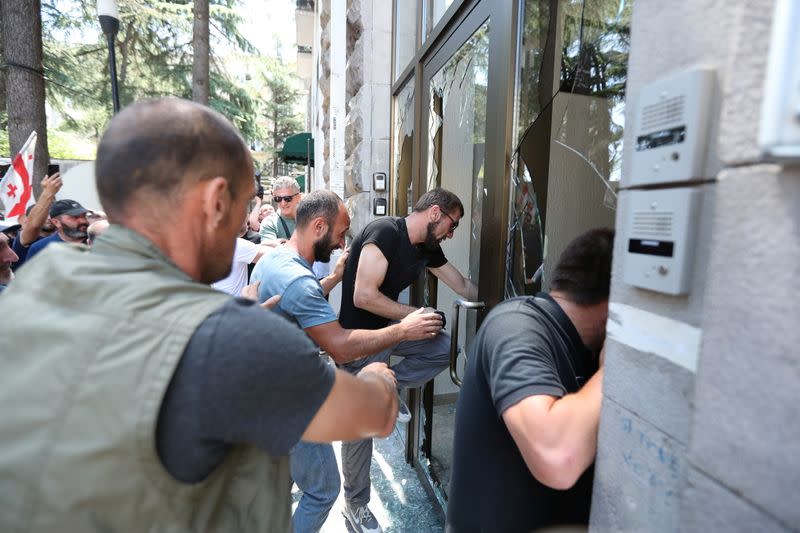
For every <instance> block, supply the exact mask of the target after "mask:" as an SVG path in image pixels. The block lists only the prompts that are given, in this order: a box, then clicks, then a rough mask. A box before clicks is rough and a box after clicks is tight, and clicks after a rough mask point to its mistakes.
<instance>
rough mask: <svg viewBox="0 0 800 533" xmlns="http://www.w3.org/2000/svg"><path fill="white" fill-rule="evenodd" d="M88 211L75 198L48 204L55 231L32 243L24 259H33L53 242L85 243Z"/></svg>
mask: <svg viewBox="0 0 800 533" xmlns="http://www.w3.org/2000/svg"><path fill="white" fill-rule="evenodd" d="M88 212H89V210H88V209H86V208H85V207H83V206H82V205H81V204H79V203H78V202H76V201H75V200H56V201H55V202H53V205H52V206H50V220H51V221H52V222H53V226H55V228H56V231H55V233H53V234H52V235H50V236H49V237H47V238H44V239H40V240H38V241H36V242H35V243H33V244H32V245H31V247H30V249H29V250H28V257H27V259H26V261H29V260H31V259H33V257H34V256H35V255H36V254H38V253H39V252H41V251H42V250H44V249H45V248H46V247H48V246H50V245H51V244H53V243H60V242H68V243H81V244H83V243H85V242H86V237H87V234H86V230H87V229H88V227H89V221H88V220H87V219H86V213H88Z"/></svg>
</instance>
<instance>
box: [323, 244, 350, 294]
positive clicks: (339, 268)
mask: <svg viewBox="0 0 800 533" xmlns="http://www.w3.org/2000/svg"><path fill="white" fill-rule="evenodd" d="M348 257H350V248H345V249H344V251H343V252H342V255H340V256H339V259H337V260H336V265H334V267H333V272H331V273H330V274H329V275H327V276H325V277H324V278H322V279H321V280H319V284H320V285H322V290H323V292H324V293H325V294H328V293H330V292H331V291H332V290H333V288H334V287H335V286H336V285H337V284H338V283H339V282H340V281H342V276H344V267H345V265H346V264H347V258H348Z"/></svg>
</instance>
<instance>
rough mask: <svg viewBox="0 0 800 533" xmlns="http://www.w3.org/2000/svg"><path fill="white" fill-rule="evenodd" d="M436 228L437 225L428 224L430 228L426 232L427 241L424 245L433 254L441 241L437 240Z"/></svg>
mask: <svg viewBox="0 0 800 533" xmlns="http://www.w3.org/2000/svg"><path fill="white" fill-rule="evenodd" d="M435 228H436V224H434V223H433V222H428V228H427V231H426V232H425V241H424V242H423V243H422V245H423V246H424V247H425V248H426V249H427V250H429V251H431V252H433V251H435V250H436V248H438V246H439V240H438V239H437V238H436V233H435V232H434V229H435Z"/></svg>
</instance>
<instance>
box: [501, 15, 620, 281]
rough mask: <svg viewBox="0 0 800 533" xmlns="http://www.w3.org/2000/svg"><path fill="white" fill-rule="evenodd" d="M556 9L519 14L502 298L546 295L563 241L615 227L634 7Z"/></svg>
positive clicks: (564, 242)
mask: <svg viewBox="0 0 800 533" xmlns="http://www.w3.org/2000/svg"><path fill="white" fill-rule="evenodd" d="M553 5H554V4H553V3H549V4H545V3H543V2H540V1H535V0H526V1H525V4H524V13H523V24H522V36H521V39H520V42H521V44H520V47H519V56H518V64H519V74H520V75H519V80H518V85H517V99H516V112H517V116H516V128H515V133H516V134H517V135H518V137H519V139H518V144H517V149H516V151H515V153H514V157H513V159H512V161H511V167H512V185H513V190H512V212H511V220H510V221H509V234H508V237H509V241H508V249H507V253H506V297H511V296H516V295H520V294H532V293H535V292H536V291H538V290H541V289H542V288H545V289H546V288H547V274H548V272H549V271H550V270H551V267H552V262H553V261H554V260H555V259H557V258H558V256H559V255H560V253H561V251H562V250H563V247H564V246H565V245H566V243H567V242H568V241H569V240H571V239H572V238H573V237H574V236H576V235H577V234H579V233H581V232H582V231H584V230H586V229H589V228H591V227H597V226H613V225H614V209H615V208H616V187H617V182H618V181H619V177H620V165H621V157H622V142H623V129H624V108H625V81H626V79H627V62H628V48H629V40H630V39H629V37H630V15H631V8H632V2H630V1H627V2H626V1H625V0H587V1H584V2H577V1H566V0H565V1H560V2H557V4H555V5H557V9H555V10H553V9H551V7H550V6H553ZM554 43H557V45H556V44H554ZM542 46H543V48H542Z"/></svg>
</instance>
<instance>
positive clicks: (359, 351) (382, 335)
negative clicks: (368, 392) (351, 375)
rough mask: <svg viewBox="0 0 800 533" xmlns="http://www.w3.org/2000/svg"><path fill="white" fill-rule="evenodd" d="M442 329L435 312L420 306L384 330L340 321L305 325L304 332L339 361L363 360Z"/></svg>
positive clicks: (426, 337) (434, 333) (432, 335)
mask: <svg viewBox="0 0 800 533" xmlns="http://www.w3.org/2000/svg"><path fill="white" fill-rule="evenodd" d="M441 329H442V320H441V318H440V317H439V315H438V314H436V313H427V312H425V311H424V310H423V309H417V310H415V311H414V312H413V313H411V314H409V315H408V316H407V317H405V318H404V319H403V320H402V321H400V323H398V324H392V325H391V326H387V327H385V328H381V329H344V328H343V327H342V326H341V324H339V321H338V320H334V321H332V322H327V323H325V324H320V325H319V326H312V327H310V328H306V329H305V332H306V333H307V334H308V336H309V337H311V339H312V340H313V341H314V342H315V343H316V344H317V345H318V346H319V347H321V348H322V349H323V350H325V351H326V352H328V353H329V354H330V355H331V357H332V358H333V360H334V361H336V362H337V363H339V364H342V363H347V362H350V361H353V360H355V359H360V358H362V357H365V356H367V355H372V354H375V353H378V352H380V351H381V350H385V349H386V348H389V347H390V346H394V345H395V344H397V343H398V342H400V341H404V340H418V339H429V338H432V337H434V336H435V335H436V334H437V333H439V330H441Z"/></svg>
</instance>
